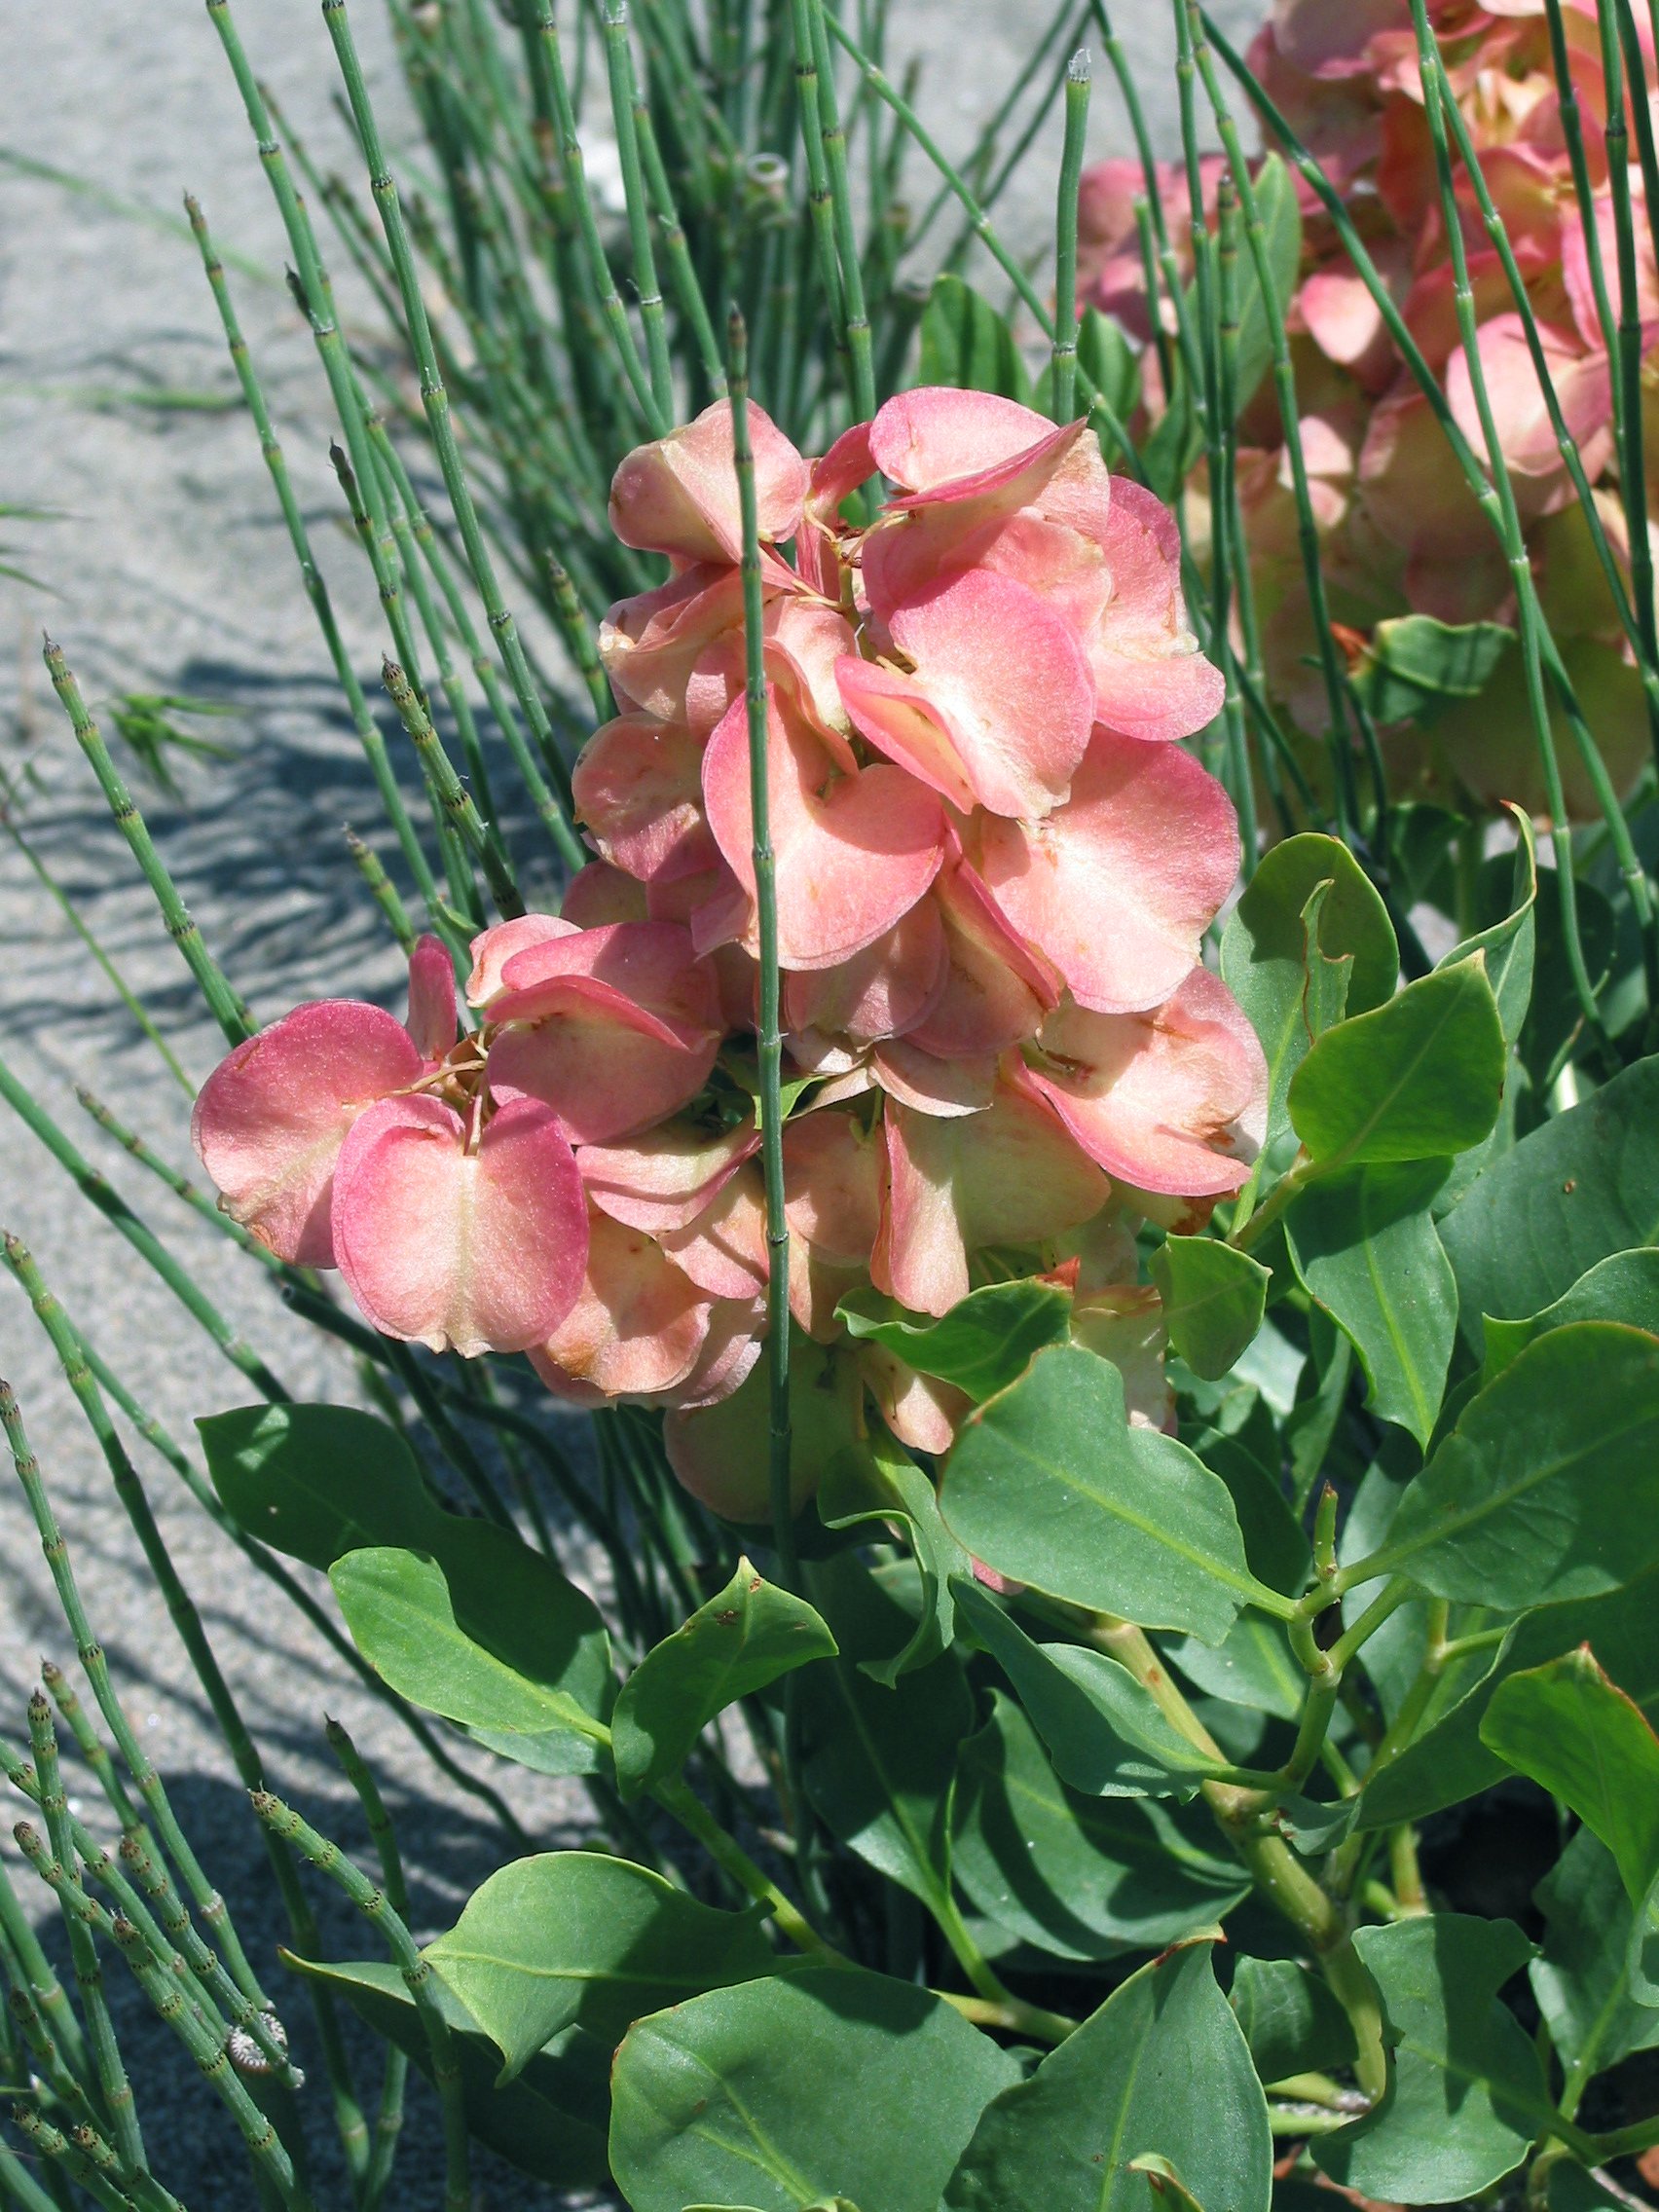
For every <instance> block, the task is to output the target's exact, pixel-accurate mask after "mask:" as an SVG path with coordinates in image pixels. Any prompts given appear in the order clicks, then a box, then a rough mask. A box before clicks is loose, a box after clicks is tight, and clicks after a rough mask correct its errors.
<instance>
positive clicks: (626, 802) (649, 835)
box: [571, 715, 719, 883]
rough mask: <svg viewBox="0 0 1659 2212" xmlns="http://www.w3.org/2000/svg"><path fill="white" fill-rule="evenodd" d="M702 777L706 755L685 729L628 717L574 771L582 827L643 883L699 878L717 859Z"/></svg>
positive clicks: (589, 746) (590, 747) (593, 742)
mask: <svg viewBox="0 0 1659 2212" xmlns="http://www.w3.org/2000/svg"><path fill="white" fill-rule="evenodd" d="M702 769H703V748H702V746H701V745H699V744H698V742H697V740H696V738H695V737H694V736H693V735H692V734H691V732H690V730H688V729H687V728H686V727H685V726H684V724H683V723H681V722H659V721H652V720H650V719H648V718H646V717H645V716H644V715H623V716H621V717H619V718H618V719H616V720H615V721H611V722H607V723H606V724H605V725H604V726H603V728H600V729H596V730H595V731H594V733H593V735H592V737H590V738H589V739H588V741H587V743H586V744H585V745H584V746H583V747H582V750H581V756H580V757H579V758H578V759H577V761H576V764H575V767H574V768H573V769H572V770H571V795H572V797H573V798H574V801H575V811H576V819H577V821H578V822H580V823H581V824H582V825H583V826H584V827H585V828H586V829H587V830H589V831H591V833H592V837H593V842H594V843H595V844H596V845H597V846H598V847H599V850H600V852H601V853H602V854H603V855H604V857H605V858H606V859H607V860H608V861H609V862H610V863H611V865H612V866H615V867H619V868H622V869H625V870H626V872H627V873H628V874H629V875H633V876H638V877H639V879H640V880H641V882H642V883H649V882H655V881H661V882H665V883H671V882H674V881H676V880H677V879H678V878H680V877H682V876H686V875H695V874H697V873H698V872H699V870H701V869H705V868H709V867H712V866H714V864H715V861H716V860H717V858H718V857H719V855H718V852H717V848H716V845H715V841H714V838H713V837H712V836H711V835H710V834H709V826H708V824H707V823H706V822H705V821H704V820H703V778H702Z"/></svg>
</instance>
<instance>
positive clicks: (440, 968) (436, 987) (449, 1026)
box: [404, 937, 458, 1060]
mask: <svg viewBox="0 0 1659 2212" xmlns="http://www.w3.org/2000/svg"><path fill="white" fill-rule="evenodd" d="M404 1026H405V1028H406V1029H407V1030H408V1031H409V1034H410V1036H411V1037H412V1038H413V1039H414V1041H415V1050H416V1051H418V1052H419V1053H420V1055H421V1057H422V1058H423V1059H424V1060H441V1059H442V1058H443V1056H444V1054H445V1053H446V1052H447V1051H449V1049H450V1047H451V1046H452V1045H453V1044H454V1043H455V1040H456V1032H457V1027H458V1024H457V1021H456V1011H455V962H454V961H453V960H452V959H451V958H450V955H449V949H448V947H447V946H446V945H445V944H444V942H443V940H442V939H441V938H435V937H423V938H419V939H417V940H416V943H415V949H414V951H413V952H412V953H411V954H410V955H409V1017H408V1020H407V1021H406V1022H405V1024H404Z"/></svg>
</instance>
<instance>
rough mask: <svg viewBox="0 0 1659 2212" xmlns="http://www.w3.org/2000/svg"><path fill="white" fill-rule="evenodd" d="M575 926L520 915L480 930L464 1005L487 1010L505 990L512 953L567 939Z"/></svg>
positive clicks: (555, 916) (547, 916) (544, 917)
mask: <svg viewBox="0 0 1659 2212" xmlns="http://www.w3.org/2000/svg"><path fill="white" fill-rule="evenodd" d="M582 873H583V874H584V875H585V874H586V873H587V870H586V869H585V868H584V869H583V870H582ZM576 927H577V925H576V924H575V923H574V922H572V921H568V920H565V919H564V918H563V917H561V916H560V915H558V914H520V915H518V916H516V917H515V919H514V920H512V921H510V922H498V923H497V925H496V927H495V928H494V929H493V930H482V931H480V933H479V935H478V936H477V937H475V938H474V939H473V940H472V943H471V946H470V950H471V953H472V973H471V975H470V976H468V977H467V978H466V1003H467V1005H468V1006H486V1007H487V1006H488V1005H489V1003H490V1001H491V1000H492V999H493V998H496V997H498V996H499V994H500V993H501V991H502V990H504V989H505V987H506V986H505V985H504V984H503V982H502V981H501V971H502V969H503V968H504V967H505V966H506V964H507V962H508V961H509V960H510V959H511V958H512V957H513V955H514V953H515V952H524V951H527V950H528V949H529V947H530V946H531V945H533V944H545V943H547V942H548V940H550V939H552V938H556V937H571V936H573V935H574V934H575V930H576Z"/></svg>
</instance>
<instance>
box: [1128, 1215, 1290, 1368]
mask: <svg viewBox="0 0 1659 2212" xmlns="http://www.w3.org/2000/svg"><path fill="white" fill-rule="evenodd" d="M1151 1266H1152V1279H1153V1281H1154V1282H1155V1283H1156V1284H1157V1285H1158V1295H1159V1297H1160V1298H1161V1300H1162V1302H1163V1326H1164V1328H1165V1329H1166V1330H1167V1332H1168V1336H1169V1342H1170V1343H1171V1344H1172V1345H1173V1346H1174V1347H1175V1349H1176V1350H1177V1351H1178V1352H1179V1353H1180V1355H1181V1357H1182V1358H1183V1359H1184V1360H1185V1361H1186V1362H1187V1365H1188V1366H1189V1367H1190V1368H1191V1369H1192V1371H1193V1373H1194V1374H1195V1375H1197V1376H1198V1377H1200V1378H1201V1379H1202V1380H1203V1381H1204V1382H1206V1383H1216V1382H1219V1381H1220V1380H1221V1378H1222V1376H1224V1375H1225V1374H1226V1373H1227V1371H1228V1369H1229V1368H1230V1367H1231V1366H1232V1365H1233V1363H1234V1361H1235V1359H1237V1357H1238V1355H1239V1354H1240V1352H1242V1351H1243V1349H1244V1347H1245V1346H1247V1345H1248V1344H1249V1343H1250V1342H1251V1340H1252V1339H1253V1338H1254V1336H1255V1334H1256V1331H1257V1330H1258V1329H1259V1328H1260V1327H1261V1325H1262V1315H1263V1314H1264V1313H1265V1312H1266V1310H1267V1302H1268V1285H1269V1283H1270V1282H1271V1281H1272V1270H1271V1269H1269V1268H1264V1267H1263V1266H1262V1264H1261V1262H1260V1261H1259V1260H1252V1259H1251V1257H1250V1255H1249V1253H1248V1252H1235V1250H1234V1248H1233V1246H1232V1245H1231V1244H1223V1243H1221V1242H1220V1241H1219V1240H1218V1239H1217V1238H1216V1237H1213V1236H1175V1235H1170V1236H1166V1237H1165V1238H1164V1240H1163V1242H1162V1244H1161V1245H1160V1247H1159V1249H1158V1250H1157V1251H1156V1252H1155V1253H1154V1254H1153V1256H1152V1263H1151Z"/></svg>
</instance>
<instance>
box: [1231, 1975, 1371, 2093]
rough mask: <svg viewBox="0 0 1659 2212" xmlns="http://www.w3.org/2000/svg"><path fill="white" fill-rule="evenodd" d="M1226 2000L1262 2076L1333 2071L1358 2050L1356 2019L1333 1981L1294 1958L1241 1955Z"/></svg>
mask: <svg viewBox="0 0 1659 2212" xmlns="http://www.w3.org/2000/svg"><path fill="white" fill-rule="evenodd" d="M1228 2002H1229V2003H1230V2004H1231V2005H1232V2007H1233V2009H1234V2011H1235V2013H1236V2015H1237V2018H1238V2025H1239V2026H1240V2027H1241V2028H1242V2029H1243V2031H1244V2041H1245V2042H1246V2043H1247V2044H1248V2045H1249V2046H1250V2057H1251V2061H1252V2063H1253V2064H1254V2066H1255V2069H1256V2072H1257V2073H1258V2074H1259V2075H1260V2076H1261V2078H1262V2080H1263V2081H1264V2082H1283V2081H1286V2080H1288V2079H1289V2077H1290V2076H1291V2075H1292V2074H1329V2073H1332V2072H1334V2071H1335V2070H1336V2068H1338V2067H1339V2066H1346V2065H1348V2064H1350V2063H1351V2061H1352V2060H1353V2058H1354V2057H1355V2055H1356V2054H1357V2051H1358V2047H1359V2046H1358V2044H1357V2043H1356V2041H1355V2039H1354V2032H1353V2024H1352V2022H1351V2021H1350V2020H1349V2019H1348V2016H1347V2014H1346V2012H1345V2011H1344V2010H1343V2009H1342V2007H1341V2006H1340V2005H1339V2004H1338V2003H1337V2000H1336V1998H1335V1997H1334V1996H1333V1995H1332V1994H1331V1990H1330V1986H1329V1984H1328V1983H1326V1982H1324V1981H1322V1980H1321V1979H1320V1978H1319V1976H1318V1975H1317V1974H1312V1973H1309V1972H1308V1969H1307V1968H1306V1967H1302V1966H1298V1965H1297V1963H1296V1961H1295V1960H1294V1959H1240V1960H1239V1962H1238V1966H1237V1970H1236V1972H1235V1974H1234V1976H1233V1988H1232V1991H1231V1992H1230V1994H1229V1999H1228Z"/></svg>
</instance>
